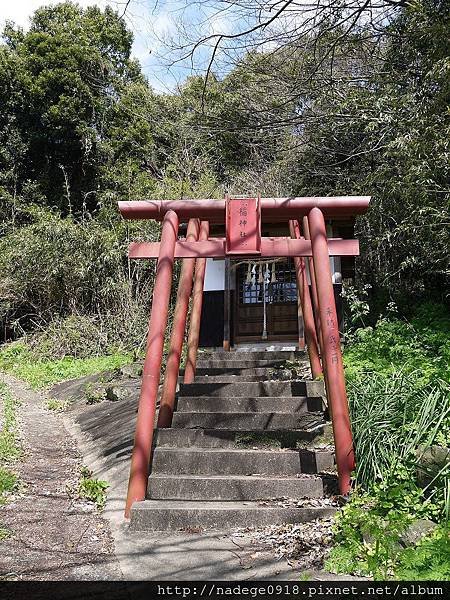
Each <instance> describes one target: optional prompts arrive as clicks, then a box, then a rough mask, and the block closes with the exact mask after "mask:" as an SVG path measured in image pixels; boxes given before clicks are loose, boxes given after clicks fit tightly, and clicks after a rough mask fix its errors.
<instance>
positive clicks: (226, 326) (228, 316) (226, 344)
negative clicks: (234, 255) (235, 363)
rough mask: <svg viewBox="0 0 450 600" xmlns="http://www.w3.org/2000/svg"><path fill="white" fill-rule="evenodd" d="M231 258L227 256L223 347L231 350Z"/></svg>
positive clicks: (227, 350) (226, 350)
mask: <svg viewBox="0 0 450 600" xmlns="http://www.w3.org/2000/svg"><path fill="white" fill-rule="evenodd" d="M230 271H231V260H230V259H229V258H228V257H227V258H225V286H224V287H225V290H224V293H223V302H224V304H223V349H224V350H225V352H229V351H230V349H231V347H230V338H231V331H230V330H231V327H230V321H231V289H230V288H231V273H230Z"/></svg>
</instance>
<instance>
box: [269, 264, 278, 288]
mask: <svg viewBox="0 0 450 600" xmlns="http://www.w3.org/2000/svg"><path fill="white" fill-rule="evenodd" d="M270 282H271V283H277V275H276V273H275V261H273V263H272V277H271V279H270Z"/></svg>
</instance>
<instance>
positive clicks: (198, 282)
mask: <svg viewBox="0 0 450 600" xmlns="http://www.w3.org/2000/svg"><path fill="white" fill-rule="evenodd" d="M208 236H209V223H208V221H202V222H201V224H200V237H199V239H200V240H201V241H204V240H207V239H208ZM205 271H206V258H198V259H197V260H196V263H195V276H194V291H193V297H192V308H191V322H190V326H189V335H188V348H187V357H186V368H185V370H184V379H183V381H184V383H192V382H193V381H194V377H195V370H196V367H197V353H198V343H199V340H200V324H201V319H202V306H203V287H204V284H205Z"/></svg>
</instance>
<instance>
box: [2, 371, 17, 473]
mask: <svg viewBox="0 0 450 600" xmlns="http://www.w3.org/2000/svg"><path fill="white" fill-rule="evenodd" d="M0 396H1V398H2V401H3V419H2V421H3V423H2V430H1V431H0V465H3V464H5V463H6V462H10V461H12V460H15V459H17V458H20V456H21V454H22V450H21V447H20V444H19V440H18V435H17V417H16V409H17V407H18V406H19V405H20V403H19V401H18V400H16V399H15V398H14V397H13V396H12V395H11V394H10V393H9V391H8V389H7V387H6V386H5V385H3V384H1V383H0Z"/></svg>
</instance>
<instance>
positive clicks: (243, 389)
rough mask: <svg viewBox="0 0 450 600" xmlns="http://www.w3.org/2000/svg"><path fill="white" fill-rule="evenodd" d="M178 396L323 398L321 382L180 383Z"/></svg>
mask: <svg viewBox="0 0 450 600" xmlns="http://www.w3.org/2000/svg"><path fill="white" fill-rule="evenodd" d="M178 395H179V396H191V397H192V396H222V397H231V398H234V397H241V398H242V397H245V398H257V397H271V398H273V397H275V396H323V395H324V387H323V381H309V380H308V381H236V382H229V381H226V379H225V381H223V380H222V381H214V382H209V383H206V382H205V383H197V382H194V383H180V389H179V392H178Z"/></svg>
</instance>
